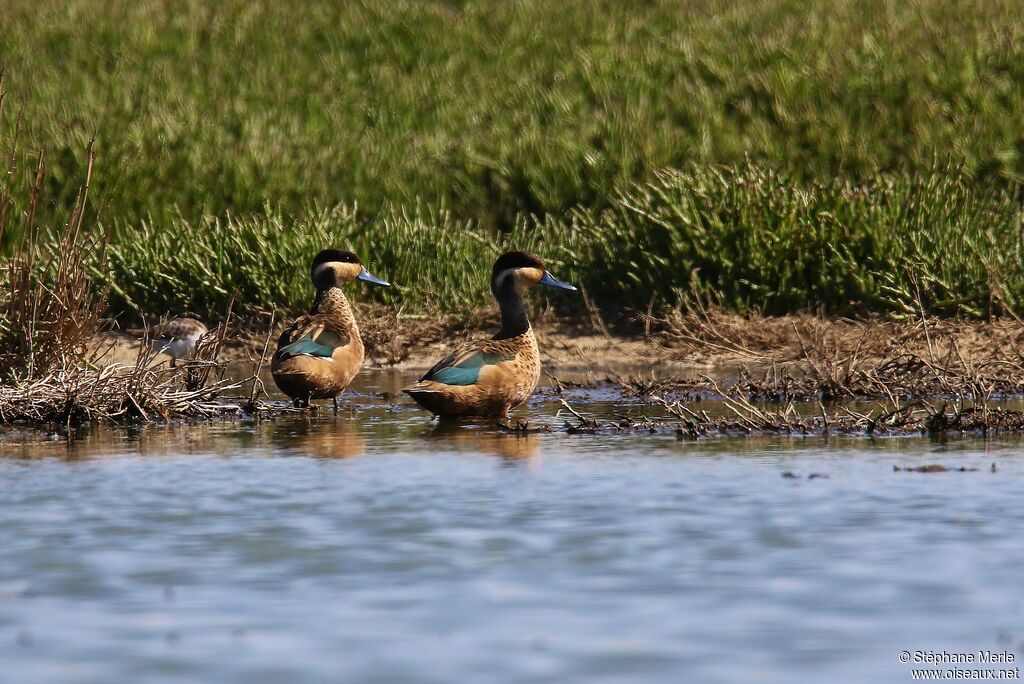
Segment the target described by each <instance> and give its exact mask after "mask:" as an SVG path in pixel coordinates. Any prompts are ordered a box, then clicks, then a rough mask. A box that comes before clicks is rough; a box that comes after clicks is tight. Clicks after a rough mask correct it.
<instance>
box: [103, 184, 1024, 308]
mask: <svg viewBox="0 0 1024 684" xmlns="http://www.w3.org/2000/svg"><path fill="white" fill-rule="evenodd" d="M610 201H611V206H610V207H609V208H607V209H605V210H603V211H588V210H582V209H581V210H577V211H575V212H573V213H572V215H571V217H569V218H568V219H566V220H556V219H551V218H549V219H547V220H545V221H537V220H526V219H523V220H520V221H519V222H518V223H517V224H516V225H515V226H514V227H513V228H512V229H511V230H510V231H508V232H507V233H505V234H503V235H502V236H500V237H498V238H495V237H494V236H493V235H492V233H491V232H490V231H488V230H486V229H485V228H482V227H480V226H478V225H476V224H474V223H471V222H466V221H460V220H457V219H454V218H453V217H452V216H451V215H450V214H443V213H442V214H436V213H431V212H430V211H429V210H428V209H425V208H422V207H420V208H417V209H414V210H412V211H409V212H399V211H387V212H384V213H380V214H377V215H375V216H372V217H361V216H360V215H359V214H358V212H356V211H354V210H351V209H348V208H344V207H339V208H338V209H335V210H333V211H325V212H317V213H314V214H309V215H307V216H305V217H302V218H299V219H295V220H291V219H286V218H284V217H283V216H282V215H281V214H271V215H264V216H256V217H251V218H246V219H228V220H222V221H215V220H212V219H210V220H206V221H203V222H200V223H194V224H193V223H189V222H187V221H184V220H179V221H176V222H174V223H171V224H168V225H159V226H158V225H156V224H145V225H143V226H142V228H140V229H139V232H138V234H136V235H133V236H132V237H131V238H130V239H129V238H126V237H125V236H123V235H122V236H120V238H119V239H118V240H117V241H116V242H115V243H114V244H113V245H112V246H111V249H110V252H109V254H108V257H107V258H108V262H107V272H108V275H107V278H108V279H109V282H111V283H114V284H116V286H117V290H116V292H115V294H114V296H113V297H112V302H113V305H114V306H115V308H121V309H128V310H130V309H133V308H138V309H140V310H142V311H146V312H164V311H172V312H173V311H180V310H182V309H190V310H193V311H199V312H206V311H211V312H219V311H223V310H224V309H225V308H226V306H227V304H228V301H229V300H230V298H231V296H232V294H233V293H237V298H238V301H239V302H240V303H242V304H244V305H246V306H250V307H255V308H257V309H266V310H270V309H274V308H280V309H285V310H289V311H297V310H302V309H304V308H306V307H307V306H308V304H309V302H310V300H311V297H312V286H311V285H310V283H309V275H308V264H309V261H310V260H311V258H312V256H313V255H314V254H316V252H317V251H319V250H320V249H321V248H323V247H324V246H329V245H333V246H339V247H348V248H352V249H354V250H355V251H357V252H358V253H359V254H360V255H361V256H362V257H363V259H364V261H365V262H366V264H367V266H368V267H369V268H370V269H371V271H372V272H374V273H375V274H376V275H379V276H381V277H384V278H387V279H390V280H392V281H393V282H394V283H395V285H396V287H395V288H394V289H393V290H392V291H385V290H378V289H372V290H371V289H368V288H363V287H361V286H353V287H352V288H350V289H351V290H352V291H353V294H354V295H355V297H356V298H358V299H363V300H366V299H367V298H369V297H376V298H379V299H380V300H383V301H386V302H390V303H392V304H393V305H395V306H403V307H405V309H406V310H407V311H410V312H416V311H423V310H442V311H447V312H459V311H466V310H467V309H471V308H474V307H477V306H481V305H487V304H488V303H489V301H490V294H489V290H488V278H489V275H490V267H491V264H492V263H493V260H494V258H495V257H496V256H497V255H498V254H499V253H500V252H501V251H503V250H505V249H509V248H517V249H527V250H531V251H535V252H537V253H539V254H541V255H543V256H544V257H546V258H548V259H549V261H550V262H551V263H550V264H549V266H550V268H551V270H552V271H553V272H555V273H556V274H557V275H558V276H560V277H563V278H568V279H570V280H573V281H575V282H578V283H581V284H582V285H584V286H585V287H586V288H587V290H588V291H589V292H590V293H591V294H592V295H594V296H595V298H596V299H597V301H599V302H602V303H604V304H606V305H613V306H614V307H615V308H621V307H633V308H636V309H646V307H647V305H648V304H649V303H650V301H651V299H652V297H653V298H655V301H656V303H658V304H672V303H677V302H678V301H679V299H680V297H681V296H685V295H686V294H687V293H689V291H690V290H691V289H692V288H695V289H696V290H697V291H698V292H699V293H700V294H702V295H705V296H709V297H712V298H713V299H715V300H717V301H718V302H719V303H721V304H722V305H724V306H726V307H728V308H730V309H733V310H739V311H746V310H751V309H759V310H761V311H764V312H766V313H786V312H791V311H795V310H802V309H813V310H820V311H823V312H826V313H840V314H850V313H853V314H856V313H865V312H869V311H890V312H897V313H903V314H907V313H913V314H915V315H916V314H917V313H919V311H920V308H919V307H923V308H924V309H925V310H926V311H928V312H929V313H938V314H946V315H954V314H964V315H969V316H974V317H980V316H986V315H989V314H1000V313H1007V312H1008V311H1018V307H1019V306H1020V305H1021V304H1022V303H1024V240H1022V239H1021V238H1022V232H1024V208H1022V204H1021V193H1020V191H1019V190H1017V191H1014V192H1010V191H1007V190H994V191H979V190H978V189H977V188H975V187H974V185H973V184H972V183H971V181H970V179H969V177H967V176H965V175H964V174H963V173H961V172H960V171H959V170H957V169H939V170H937V171H936V172H934V173H932V174H928V175H927V176H923V177H916V176H903V175H895V176H894V175H889V174H881V175H878V176H875V177H873V178H871V179H869V180H868V181H867V182H865V183H864V184H860V185H853V184H850V183H846V182H840V181H835V182H832V183H827V184H820V183H819V184H802V183H799V182H794V181H788V180H786V179H785V178H781V177H779V176H778V175H777V174H776V173H775V172H773V171H771V170H769V169H766V168H763V167H758V166H750V165H744V166H738V167H729V168H725V167H723V168H716V169H706V168H703V169H702V168H697V169H692V170H689V171H664V172H661V173H659V174H658V176H657V178H656V179H655V180H653V181H652V182H650V183H648V184H645V185H643V186H639V187H634V188H632V189H629V190H627V191H625V192H622V193H617V194H614V195H613V196H612V198H611V200H610ZM552 301H553V302H554V303H556V305H558V306H562V307H567V308H568V309H570V310H571V309H572V308H573V307H579V306H580V302H579V298H573V297H565V296H559V297H553V298H552ZM1022 313H1024V311H1022Z"/></svg>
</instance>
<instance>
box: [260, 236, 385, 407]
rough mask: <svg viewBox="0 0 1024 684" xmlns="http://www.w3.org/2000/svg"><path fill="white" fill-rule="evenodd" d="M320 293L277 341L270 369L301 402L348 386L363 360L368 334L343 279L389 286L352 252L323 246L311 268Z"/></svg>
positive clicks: (334, 393) (333, 395) (297, 403)
mask: <svg viewBox="0 0 1024 684" xmlns="http://www.w3.org/2000/svg"><path fill="white" fill-rule="evenodd" d="M309 274H310V278H311V280H312V281H313V286H314V287H315V288H316V297H315V298H314V299H313V306H312V308H311V309H310V312H309V314H307V315H305V316H301V317H300V318H298V319H296V320H295V321H294V322H293V323H292V324H291V325H290V326H289V327H288V328H287V329H286V330H285V331H284V332H283V333H281V337H280V339H279V340H278V342H277V350H276V351H275V352H274V356H273V358H272V359H271V363H270V372H271V375H272V376H273V378H274V383H275V384H276V385H277V387H278V389H280V390H281V391H282V392H284V393H285V394H286V395H288V396H289V397H290V398H291V399H292V401H293V402H294V404H295V406H296V407H301V406H308V405H309V402H310V401H311V400H313V399H331V400H332V401H333V403H334V409H335V411H337V409H338V395H339V394H341V393H342V392H343V391H345V388H346V387H348V385H349V383H351V382H352V379H353V378H355V376H356V374H357V373H358V372H359V368H360V367H361V366H362V365H363V340H362V338H361V337H360V336H359V326H358V325H357V324H356V318H355V315H354V313H353V311H352V305H351V304H349V301H348V298H347V297H345V293H344V292H342V289H341V287H342V285H344V284H346V283H350V282H352V281H354V280H359V281H362V282H364V283H368V284H370V285H376V286H379V287H390V286H391V283H389V282H387V281H386V280H381V279H380V278H378V277H376V276H374V275H371V274H370V272H369V271H367V270H366V268H365V267H364V266H363V264H362V262H361V261H360V260H359V257H358V256H356V255H355V254H354V253H353V252H349V251H343V250H338V249H325V250H322V251H321V252H320V253H319V254H317V255H316V256H315V257H314V258H313V263H312V265H311V266H310V268H309Z"/></svg>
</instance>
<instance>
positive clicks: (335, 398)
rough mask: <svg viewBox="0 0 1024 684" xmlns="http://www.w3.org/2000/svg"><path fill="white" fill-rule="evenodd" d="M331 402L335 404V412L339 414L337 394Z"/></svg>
mask: <svg viewBox="0 0 1024 684" xmlns="http://www.w3.org/2000/svg"><path fill="white" fill-rule="evenodd" d="M331 401H332V402H333V403H334V412H335V413H337V412H338V395H337V394H335V395H334V396H333V397H331Z"/></svg>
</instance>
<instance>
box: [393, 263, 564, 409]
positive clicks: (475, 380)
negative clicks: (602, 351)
mask: <svg viewBox="0 0 1024 684" xmlns="http://www.w3.org/2000/svg"><path fill="white" fill-rule="evenodd" d="M534 285H545V286H547V287H553V288H556V289H560V290H568V291H571V292H575V291H576V287H575V286H573V285H570V284H569V283H566V282H562V281H561V280H558V279H557V278H555V277H554V276H553V275H551V273H549V272H548V270H547V267H546V266H545V265H544V262H543V261H542V260H541V259H540V257H537V256H535V255H533V254H529V253H527V252H518V251H517V252H506V253H505V254H502V255H501V256H500V257H498V259H497V261H495V262H494V268H493V269H492V270H491V293H492V294H493V295H494V298H495V299H496V300H497V302H498V306H499V308H500V310H501V329H500V330H499V331H498V333H497V334H496V335H495V336H494V337H493V338H491V339H489V340H481V341H477V342H471V343H469V344H466V345H464V346H461V347H458V348H456V349H454V350H452V351H451V352H450V353H449V354H448V355H447V356H445V357H444V358H443V359H441V360H440V361H439V362H438V363H437V364H436V365H434V367H433V368H431V369H430V370H429V371H427V373H426V374H425V375H424V376H423V377H422V378H420V379H419V381H418V382H416V384H414V385H412V386H411V387H406V388H405V389H403V390H402V391H403V392H405V393H406V394H408V395H409V396H410V397H412V399H413V400H414V401H415V402H416V403H417V404H419V405H420V406H421V407H423V408H425V409H427V410H428V411H430V412H431V413H434V414H436V415H438V416H442V417H454V416H478V417H483V418H490V419H495V420H498V421H501V420H505V419H506V418H507V417H508V413H509V411H511V410H513V409H515V408H517V407H519V406H521V405H522V404H523V403H525V402H526V400H527V399H528V398H529V397H530V395H531V394H533V390H534V389H535V388H536V387H537V381H538V380H540V351H539V349H538V348H537V338H536V336H535V335H534V334H533V328H532V327H530V319H529V317H528V316H527V314H526V307H525V305H524V302H523V297H524V295H525V294H526V291H527V290H529V289H530V288H531V287H533V286H534Z"/></svg>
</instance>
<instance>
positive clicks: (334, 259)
mask: <svg viewBox="0 0 1024 684" xmlns="http://www.w3.org/2000/svg"><path fill="white" fill-rule="evenodd" d="M309 275H310V278H312V279H313V285H314V286H315V287H316V289H317V290H326V289H329V288H332V287H340V286H341V285H343V284H344V283H348V282H352V281H353V280H362V281H363V282H367V283H370V284H371V285H381V286H383V287H389V286H390V285H391V283H389V282H387V281H386V280H381V279H380V278H378V277H376V276H373V275H370V272H369V271H367V270H366V269H365V268H364V267H363V262H361V261H360V260H359V257H358V256H356V255H355V253H354V252H349V251H345V250H340V249H325V250H323V251H322V252H320V253H319V254H317V255H316V256H315V257H314V258H313V265H312V266H310V267H309Z"/></svg>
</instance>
